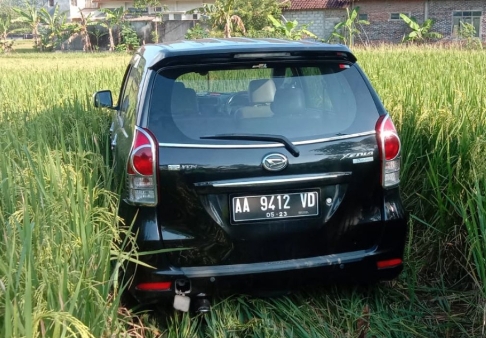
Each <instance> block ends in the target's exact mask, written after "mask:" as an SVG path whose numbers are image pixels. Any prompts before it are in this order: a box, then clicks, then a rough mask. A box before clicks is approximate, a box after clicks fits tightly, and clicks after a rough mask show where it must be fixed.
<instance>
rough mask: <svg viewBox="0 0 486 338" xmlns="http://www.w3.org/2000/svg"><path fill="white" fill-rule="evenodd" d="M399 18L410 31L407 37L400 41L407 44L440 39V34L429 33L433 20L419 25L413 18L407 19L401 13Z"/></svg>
mask: <svg viewBox="0 0 486 338" xmlns="http://www.w3.org/2000/svg"><path fill="white" fill-rule="evenodd" d="M400 18H401V19H402V20H403V21H404V22H405V23H406V24H407V25H408V26H409V27H410V28H411V29H412V31H411V32H410V33H408V35H405V36H404V37H403V40H402V41H408V42H412V43H413V42H416V41H418V42H424V41H426V40H429V39H440V38H442V34H440V33H438V32H431V31H430V30H431V29H432V26H433V25H434V20H432V19H427V20H425V21H424V23H423V24H422V25H420V24H419V23H418V22H417V21H416V20H415V19H414V18H409V17H408V16H406V15H405V14H403V13H400Z"/></svg>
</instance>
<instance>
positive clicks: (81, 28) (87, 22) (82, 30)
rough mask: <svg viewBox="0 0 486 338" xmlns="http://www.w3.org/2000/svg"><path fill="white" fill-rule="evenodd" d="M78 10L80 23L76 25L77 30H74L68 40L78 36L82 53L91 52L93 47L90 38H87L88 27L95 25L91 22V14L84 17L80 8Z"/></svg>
mask: <svg viewBox="0 0 486 338" xmlns="http://www.w3.org/2000/svg"><path fill="white" fill-rule="evenodd" d="M78 9H79V14H80V15H81V21H80V22H79V23H78V26H77V29H76V30H75V32H74V34H73V35H72V36H71V37H70V39H72V38H75V37H76V36H78V35H80V36H81V39H82V40H83V51H84V52H92V51H93V45H92V44H91V38H90V36H89V31H88V28H89V26H94V25H96V24H97V22H95V21H94V20H93V15H92V13H89V14H88V15H87V16H86V15H84V13H83V11H82V10H81V8H78Z"/></svg>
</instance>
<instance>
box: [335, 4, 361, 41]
mask: <svg viewBox="0 0 486 338" xmlns="http://www.w3.org/2000/svg"><path fill="white" fill-rule="evenodd" d="M358 13H359V6H357V7H355V8H353V10H352V11H349V8H346V15H347V17H346V19H345V20H343V21H341V22H339V23H338V24H336V25H335V26H334V31H333V32H332V34H331V38H330V39H329V40H332V39H333V38H338V39H339V40H341V41H342V42H343V43H344V44H345V45H347V46H349V47H352V46H353V43H354V37H355V35H356V34H360V33H361V31H360V30H359V29H358V28H357V26H358V25H360V26H361V25H369V24H370V23H369V22H368V21H366V20H359V16H358Z"/></svg>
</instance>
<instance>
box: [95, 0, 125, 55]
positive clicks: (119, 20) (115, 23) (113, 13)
mask: <svg viewBox="0 0 486 338" xmlns="http://www.w3.org/2000/svg"><path fill="white" fill-rule="evenodd" d="M101 12H103V13H105V14H106V18H105V20H106V22H105V23H103V24H102V25H103V26H104V27H106V28H108V34H110V52H112V51H114V50H115V41H114V39H113V27H118V43H120V41H121V25H122V24H123V22H124V21H125V14H126V13H127V12H126V10H125V9H124V8H123V7H119V8H115V9H109V8H102V9H101Z"/></svg>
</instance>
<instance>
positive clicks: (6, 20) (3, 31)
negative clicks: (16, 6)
mask: <svg viewBox="0 0 486 338" xmlns="http://www.w3.org/2000/svg"><path fill="white" fill-rule="evenodd" d="M11 24H12V18H11V17H10V15H8V14H7V15H6V16H5V17H3V18H2V17H1V16H0V37H1V40H3V41H5V40H7V37H8V34H9V33H10V25H11Z"/></svg>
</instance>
